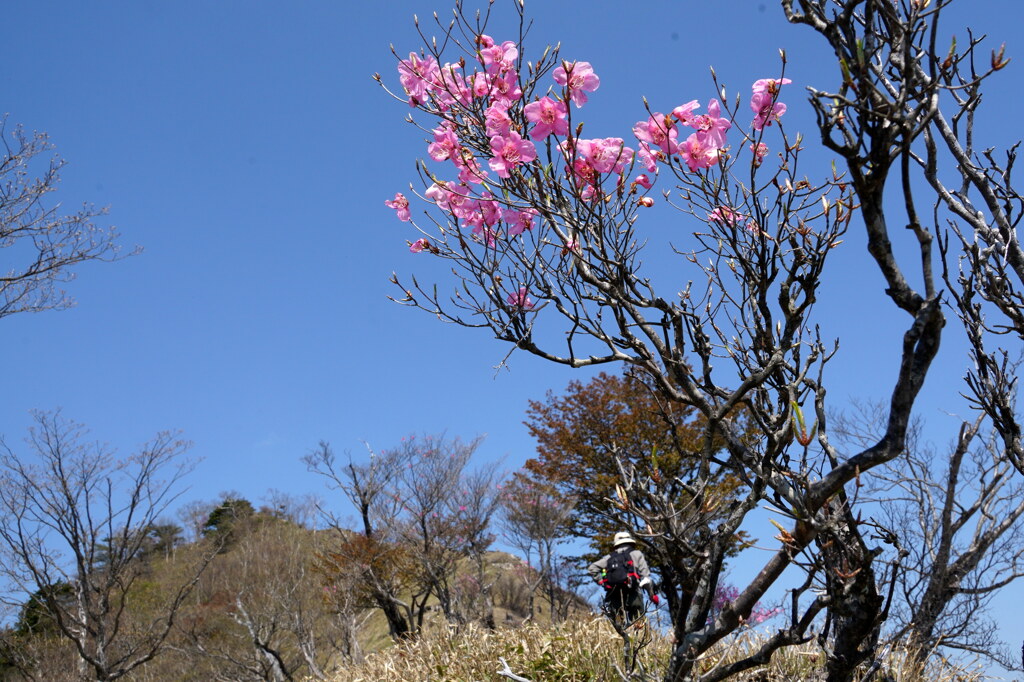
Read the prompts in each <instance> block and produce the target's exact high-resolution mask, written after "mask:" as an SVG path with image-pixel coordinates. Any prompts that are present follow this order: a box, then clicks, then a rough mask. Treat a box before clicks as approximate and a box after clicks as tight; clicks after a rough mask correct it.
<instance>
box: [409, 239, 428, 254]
mask: <svg viewBox="0 0 1024 682" xmlns="http://www.w3.org/2000/svg"><path fill="white" fill-rule="evenodd" d="M424 249H427V250H428V251H429V250H430V242H428V241H427V240H426V239H417V240H416V241H414V242H413V243H412V244H409V250H410V251H412V252H413V253H419V252H420V251H423V250H424Z"/></svg>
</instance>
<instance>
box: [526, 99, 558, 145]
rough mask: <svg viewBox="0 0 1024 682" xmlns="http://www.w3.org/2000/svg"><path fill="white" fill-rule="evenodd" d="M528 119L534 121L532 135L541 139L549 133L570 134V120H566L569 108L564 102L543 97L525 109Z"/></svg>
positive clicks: (536, 138)
mask: <svg viewBox="0 0 1024 682" xmlns="http://www.w3.org/2000/svg"><path fill="white" fill-rule="evenodd" d="M523 113H524V114H525V115H526V120H527V121H529V122H530V123H533V124H534V126H533V129H532V130H531V131H530V137H532V138H533V139H535V140H539V139H541V138H542V137H547V136H548V135H568V134H569V121H568V120H566V116H567V115H568V113H569V112H568V110H567V109H566V107H565V103H564V102H559V101H557V100H553V99H551V98H550V97H542V98H541V99H539V100H537V101H536V102H531V103H530V104H527V105H526V107H525V108H524V109H523Z"/></svg>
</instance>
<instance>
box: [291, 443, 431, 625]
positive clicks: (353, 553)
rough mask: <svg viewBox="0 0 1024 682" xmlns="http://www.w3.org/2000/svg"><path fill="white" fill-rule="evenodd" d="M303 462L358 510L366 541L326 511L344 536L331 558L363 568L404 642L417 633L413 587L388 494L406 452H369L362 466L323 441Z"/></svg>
mask: <svg viewBox="0 0 1024 682" xmlns="http://www.w3.org/2000/svg"><path fill="white" fill-rule="evenodd" d="M303 461H304V462H305V463H306V466H307V467H308V468H309V470H310V471H313V472H315V473H317V474H320V475H321V476H323V477H325V478H326V479H327V480H328V482H329V483H328V485H329V487H330V488H331V489H332V490H339V491H341V492H342V494H343V495H344V497H345V498H346V499H347V500H348V501H349V503H351V504H352V506H353V507H354V508H355V510H356V513H357V514H358V516H359V521H360V524H361V527H362V528H361V534H362V537H361V538H356V537H351V534H350V533H347V532H346V530H345V524H344V523H343V521H342V520H341V519H339V518H338V517H337V516H336V515H334V514H332V513H329V512H325V516H326V517H327V519H328V522H329V523H330V525H331V526H332V527H333V528H334V529H335V530H336V531H337V532H338V534H339V538H340V542H339V546H338V547H335V548H333V549H332V550H331V551H330V552H329V553H328V555H327V560H328V561H329V562H330V561H333V562H334V563H335V564H337V565H339V566H358V567H359V568H360V572H361V573H362V574H363V576H364V583H363V590H364V591H365V593H366V597H367V599H368V600H369V601H370V602H371V603H372V604H373V605H374V606H376V607H377V608H379V609H381V611H382V612H383V613H384V616H385V617H386V618H387V622H388V629H389V631H390V633H391V636H392V638H394V639H402V638H404V637H407V636H408V635H410V634H412V624H411V621H410V618H409V617H408V616H407V607H408V604H407V603H406V602H405V601H403V598H402V596H401V595H402V593H403V592H404V587H405V586H406V585H407V583H408V581H407V579H406V578H407V575H406V571H405V569H404V566H405V557H406V555H405V552H404V551H402V549H401V548H400V547H398V546H397V545H396V543H395V542H394V540H393V538H392V537H390V535H391V532H392V528H391V519H393V518H394V517H395V516H396V514H397V500H396V499H395V497H394V496H390V497H389V495H388V492H389V491H390V490H391V489H392V487H393V486H394V485H395V482H396V480H397V478H398V476H399V475H400V473H401V470H402V468H403V467H405V466H406V462H405V460H403V459H401V453H400V452H396V451H385V452H381V453H377V452H374V451H373V450H372V449H369V456H368V461H367V462H366V463H365V464H356V462H355V461H354V460H353V458H352V455H351V453H347V462H345V463H341V462H339V461H338V460H337V457H336V456H335V454H334V451H333V450H332V449H331V446H330V444H328V443H325V442H321V443H320V445H319V447H317V448H316V449H315V450H313V451H312V452H310V453H309V454H308V455H306V456H305V457H304V458H303ZM332 555H333V559H331V556H332Z"/></svg>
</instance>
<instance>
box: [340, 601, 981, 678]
mask: <svg viewBox="0 0 1024 682" xmlns="http://www.w3.org/2000/svg"><path fill="white" fill-rule="evenodd" d="M758 639H759V635H758V634H757V633H756V632H748V633H745V634H742V635H740V636H738V637H736V638H734V639H731V640H728V641H725V642H723V643H722V644H721V645H720V646H719V647H718V648H716V649H715V650H714V651H712V652H709V654H708V655H706V656H705V657H703V659H702V661H701V666H702V668H703V669H704V670H708V669H710V668H713V667H715V666H717V665H724V664H727V663H729V662H730V661H733V660H736V659H738V658H741V657H742V656H743V655H745V654H746V653H747V652H750V651H751V650H753V649H754V648H755V647H756V646H757V645H758V643H759V642H758ZM669 650H670V644H669V642H668V641H667V639H665V638H664V637H661V636H658V635H657V634H655V635H653V636H652V638H651V642H650V644H649V645H648V646H647V647H645V648H644V649H643V651H642V653H641V656H640V661H641V664H642V665H643V666H644V667H645V668H646V669H647V670H651V671H663V670H664V666H665V663H666V661H667V659H668V656H669ZM499 659H504V660H505V661H506V662H507V663H508V666H509V669H511V670H512V671H513V672H515V673H516V674H517V675H520V676H522V677H525V678H527V679H529V680H533V681H534V682H621V679H622V678H621V677H620V675H619V674H618V672H617V671H616V664H621V661H622V640H621V639H620V638H619V637H618V635H616V634H615V631H614V630H613V629H612V628H611V627H610V626H609V625H608V623H607V621H605V620H604V619H603V618H600V617H596V616H595V617H590V618H581V619H577V620H573V621H570V622H567V623H564V624H563V625H561V626H559V627H557V628H552V627H551V626H549V625H546V624H544V625H526V626H523V627H518V628H500V629H498V630H486V629H483V628H480V627H477V626H473V625H470V626H466V627H464V628H462V629H461V630H456V629H455V628H448V627H437V628H435V629H434V630H433V631H431V632H429V633H428V634H427V635H426V636H425V637H423V638H422V639H421V640H419V641H416V642H409V643H405V644H401V645H396V646H393V647H390V648H388V649H385V650H383V651H379V652H377V653H374V654H371V655H369V656H368V657H367V658H366V660H365V662H364V663H362V664H361V665H357V666H348V667H345V668H343V669H341V670H339V671H337V673H336V677H334V678H333V679H334V680H335V681H336V682H383V681H388V682H428V681H429V682H442V681H445V682H447V681H450V682H484V681H490V680H503V679H506V678H504V677H499V676H498V674H497V672H498V670H501V669H502V667H503V666H502V664H501V662H500V660H499ZM821 664H822V654H821V651H820V649H818V648H817V647H816V646H815V645H814V644H813V643H811V644H807V645H805V646H803V647H792V648H789V649H786V650H783V651H781V652H778V653H777V654H776V655H775V656H774V657H773V658H772V661H771V663H770V664H769V665H768V666H766V667H763V668H759V669H755V670H751V671H748V672H747V673H744V674H743V675H740V676H738V677H735V678H733V679H737V680H746V681H748V682H753V681H757V682H783V681H785V682H793V681H801V682H812V681H816V680H821V679H824V678H823V676H822V673H821ZM883 668H884V672H886V673H887V674H888V675H890V679H891V680H893V682H980V681H981V680H985V679H986V677H985V676H984V674H983V673H982V672H981V671H980V670H978V669H974V670H971V669H967V668H964V667H958V666H955V665H953V664H951V663H948V662H945V661H941V660H938V661H933V662H931V663H930V664H929V666H928V667H927V668H926V669H925V670H923V671H919V670H913V669H912V668H911V666H910V665H909V664H908V663H907V657H906V656H905V655H903V653H902V652H889V654H888V655H887V656H886V658H885V661H884V665H883ZM658 678H659V676H658V675H653V676H652V678H651V679H658ZM876 679H879V678H876Z"/></svg>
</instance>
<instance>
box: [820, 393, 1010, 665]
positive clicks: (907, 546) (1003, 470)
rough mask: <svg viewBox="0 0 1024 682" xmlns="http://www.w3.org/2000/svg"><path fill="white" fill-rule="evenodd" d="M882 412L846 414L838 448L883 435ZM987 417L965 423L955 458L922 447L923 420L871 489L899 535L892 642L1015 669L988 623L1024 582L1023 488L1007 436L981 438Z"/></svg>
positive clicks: (864, 408) (953, 449) (919, 654)
mask: <svg viewBox="0 0 1024 682" xmlns="http://www.w3.org/2000/svg"><path fill="white" fill-rule="evenodd" d="M882 413H883V410H882V409H881V408H880V407H879V406H877V405H857V406H856V408H855V409H854V410H852V411H849V412H847V413H844V414H842V415H839V416H838V417H837V419H836V423H835V428H834V433H835V434H836V435H837V436H838V437H839V439H840V442H852V443H853V444H854V446H856V444H858V443H863V442H870V441H872V440H874V439H875V438H877V434H876V431H877V429H878V427H879V421H878V419H879V416H880V415H881V414H882ZM983 421H984V420H983V418H982V417H980V416H979V417H978V418H976V419H975V421H974V422H972V423H969V422H964V423H962V424H961V427H960V431H959V433H958V435H957V437H956V439H955V440H954V441H953V442H952V443H951V444H950V445H949V448H948V453H947V454H945V455H940V454H939V453H938V452H936V451H935V449H934V448H933V447H931V446H928V445H927V444H926V443H924V442H923V439H922V430H923V425H922V423H921V420H919V419H915V420H914V423H913V424H912V427H911V430H910V433H909V434H908V441H907V453H906V455H905V456H904V457H902V458H900V460H898V462H893V463H889V464H887V465H886V466H885V467H882V468H881V470H879V471H877V473H876V475H875V476H874V477H873V478H872V479H871V480H869V481H867V482H866V484H865V485H866V486H867V488H868V493H869V497H870V498H873V499H876V500H877V501H878V502H879V507H880V512H879V514H880V515H881V517H882V525H883V526H884V527H885V528H886V531H885V532H888V533H892V534H893V535H894V536H896V537H897V538H898V547H899V553H898V554H897V555H894V556H891V557H889V560H891V561H894V562H895V563H897V564H898V565H899V567H900V572H899V574H898V578H897V580H896V590H897V599H896V602H895V604H894V607H893V610H892V618H891V622H890V624H889V634H888V639H889V640H890V641H892V642H898V643H899V644H900V645H901V646H905V647H907V649H908V650H909V651H911V652H912V654H913V655H914V656H915V657H916V659H917V660H918V662H920V663H924V660H925V659H926V657H927V656H928V655H929V654H930V653H931V652H934V651H936V650H937V649H938V648H940V647H943V648H945V649H950V650H960V651H967V652H971V653H974V654H981V655H984V656H987V657H989V658H991V659H993V660H995V661H996V662H998V663H1000V664H1002V665H1004V666H1006V667H1008V668H1013V667H1016V662H1015V661H1013V660H1012V659H1011V658H1010V657H1009V656H1008V654H1007V653H1006V649H1005V645H1003V644H1002V643H1001V642H1000V641H999V640H998V638H997V637H996V632H995V630H996V628H995V627H994V624H992V623H991V622H989V621H988V620H987V619H986V618H985V612H986V610H987V609H986V607H987V605H988V604H989V602H990V601H991V599H992V597H993V596H994V595H995V593H996V592H997V591H998V590H999V589H1000V588H1002V587H1004V586H1006V585H1008V584H1010V583H1011V582H1013V581H1015V580H1017V579H1018V578H1020V577H1022V576H1024V524H1022V522H1021V517H1022V515H1024V483H1022V482H1021V480H1020V478H1019V477H1016V476H1014V475H1013V465H1012V463H1011V460H1010V459H1009V458H1008V457H1007V456H1006V453H1005V452H1003V450H1002V443H1001V439H999V438H998V436H996V435H994V434H990V435H989V436H988V437H984V436H983V435H982V434H980V433H979V431H978V430H979V428H980V427H981V424H982V423H983Z"/></svg>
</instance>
